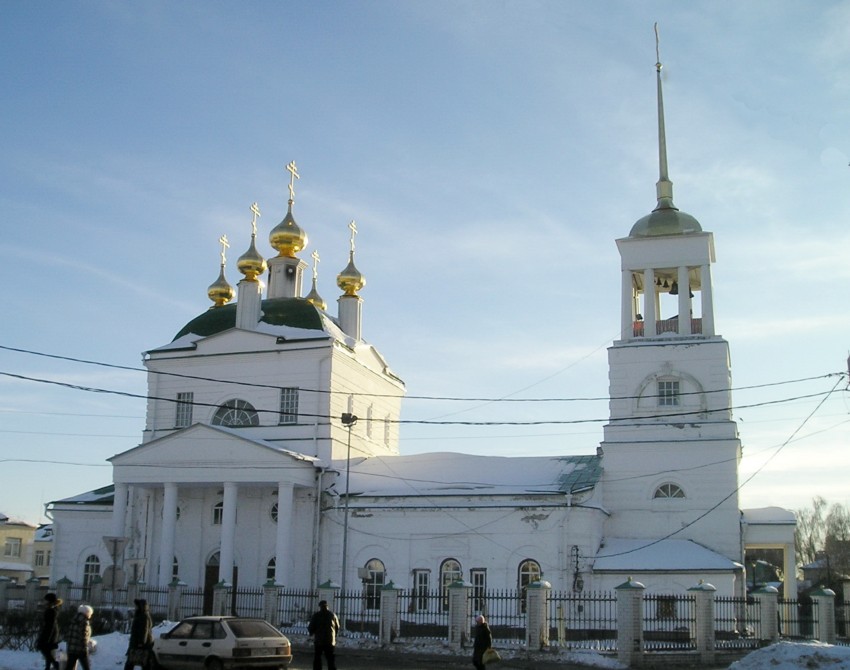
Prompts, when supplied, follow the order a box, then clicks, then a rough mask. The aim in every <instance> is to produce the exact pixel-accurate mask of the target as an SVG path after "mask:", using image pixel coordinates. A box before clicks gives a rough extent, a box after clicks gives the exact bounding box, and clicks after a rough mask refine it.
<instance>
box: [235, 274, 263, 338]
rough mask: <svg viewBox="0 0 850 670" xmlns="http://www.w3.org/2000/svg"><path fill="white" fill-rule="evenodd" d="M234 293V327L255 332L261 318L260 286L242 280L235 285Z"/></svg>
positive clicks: (261, 292)
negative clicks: (235, 295)
mask: <svg viewBox="0 0 850 670" xmlns="http://www.w3.org/2000/svg"><path fill="white" fill-rule="evenodd" d="M236 292H237V302H236V327H237V328H241V329H242V330H256V329H257V324H258V323H259V322H260V317H261V316H262V308H261V305H262V301H263V287H262V284H260V282H258V281H249V280H248V279H243V280H242V281H240V282H239V283H238V284H237V285H236Z"/></svg>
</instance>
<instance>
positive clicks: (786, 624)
mask: <svg viewBox="0 0 850 670" xmlns="http://www.w3.org/2000/svg"><path fill="white" fill-rule="evenodd" d="M777 614H778V616H779V635H780V636H781V637H783V638H785V639H791V640H812V639H819V638H820V625H819V617H818V604H817V602H816V601H814V600H812V599H811V598H807V597H803V598H800V599H799V600H785V599H784V598H780V599H779V603H778V610H777Z"/></svg>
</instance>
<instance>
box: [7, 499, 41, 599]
mask: <svg viewBox="0 0 850 670" xmlns="http://www.w3.org/2000/svg"><path fill="white" fill-rule="evenodd" d="M35 531H36V527H35V526H32V525H30V524H28V523H26V522H24V521H16V520H15V519H10V518H9V517H7V516H6V515H4V514H0V547H2V554H0V576H3V577H8V578H9V579H11V580H12V581H13V582H17V583H19V584H23V583H24V582H25V581H27V580H28V579H29V578H30V577H32V575H33V568H32V547H33V538H34V537H35Z"/></svg>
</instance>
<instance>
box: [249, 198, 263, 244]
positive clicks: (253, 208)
mask: <svg viewBox="0 0 850 670" xmlns="http://www.w3.org/2000/svg"><path fill="white" fill-rule="evenodd" d="M251 214H252V215H253V216H252V217H251V234H252V235H254V236H255V237H256V235H257V219H259V218H260V217H261V216H262V214H260V207H259V206H258V205H257V203H256V202H254V203H251Z"/></svg>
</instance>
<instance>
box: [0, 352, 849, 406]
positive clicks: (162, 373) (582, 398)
mask: <svg viewBox="0 0 850 670" xmlns="http://www.w3.org/2000/svg"><path fill="white" fill-rule="evenodd" d="M0 349H2V350H5V351H13V352H15V353H21V354H28V355H32V356H40V357H44V358H51V359H56V360H63V361H69V362H72V363H82V364H85V365H96V366H99V367H105V368H112V369H116V370H128V371H131V372H144V373H146V374H151V375H159V376H164V377H178V378H181V379H192V380H196V381H205V382H214V383H217V384H232V385H234V386H248V387H252V388H268V389H275V390H277V389H280V388H281V385H280V384H262V383H259V382H246V381H241V380H237V379H222V378H217V377H204V376H199V375H189V374H184V373H180V372H166V371H161V370H148V369H147V368H138V367H131V366H127V365H117V364H114V363H104V362H102V361H94V360H89V359H84V358H75V357H73V356H62V355H59V354H50V353H45V352H41V351H33V350H30V349H21V348H19V347H10V346H7V345H2V344H0ZM556 374H558V373H553V375H551V376H555V375H556ZM841 374H844V375H846V374H847V373H846V372H832V373H826V374H822V375H815V376H812V377H802V378H799V379H790V380H786V381H779V382H767V383H763V384H752V385H748V386H737V387H731V388H729V389H710V390H704V391H683V392H680V393H679V394H678V395H680V396H683V397H684V396H689V395H705V394H709V393H729V392H734V391H749V390H754V389H762V388H769V387H772V386H784V385H786V384H798V383H802V382H809V381H815V380H818V379H824V378H829V377H832V376H835V375H841ZM547 379H548V377H547ZM532 386H535V384H531V385H529V386H526V387H525V388H523V389H520V390H519V391H515V392H514V393H520V392H522V391H524V390H526V389H528V388H531V387H532ZM298 390H299V391H304V392H306V393H319V394H324V395H345V396H349V395H353V396H356V397H367V398H404V399H405V400H432V401H445V402H483V403H498V402H509V403H544V402H602V401H605V402H608V401H611V400H636V399H639V398H656V397H659V396H656V395H642V396H634V395H624V396H578V397H573V398H561V397H548V398H547V397H544V398H510V397H500V398H487V397H474V396H471V397H463V396H435V395H404V396H399V395H394V394H390V393H361V392H358V393H351V392H349V391H331V390H328V389H313V388H306V387H301V386H299V387H298Z"/></svg>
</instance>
